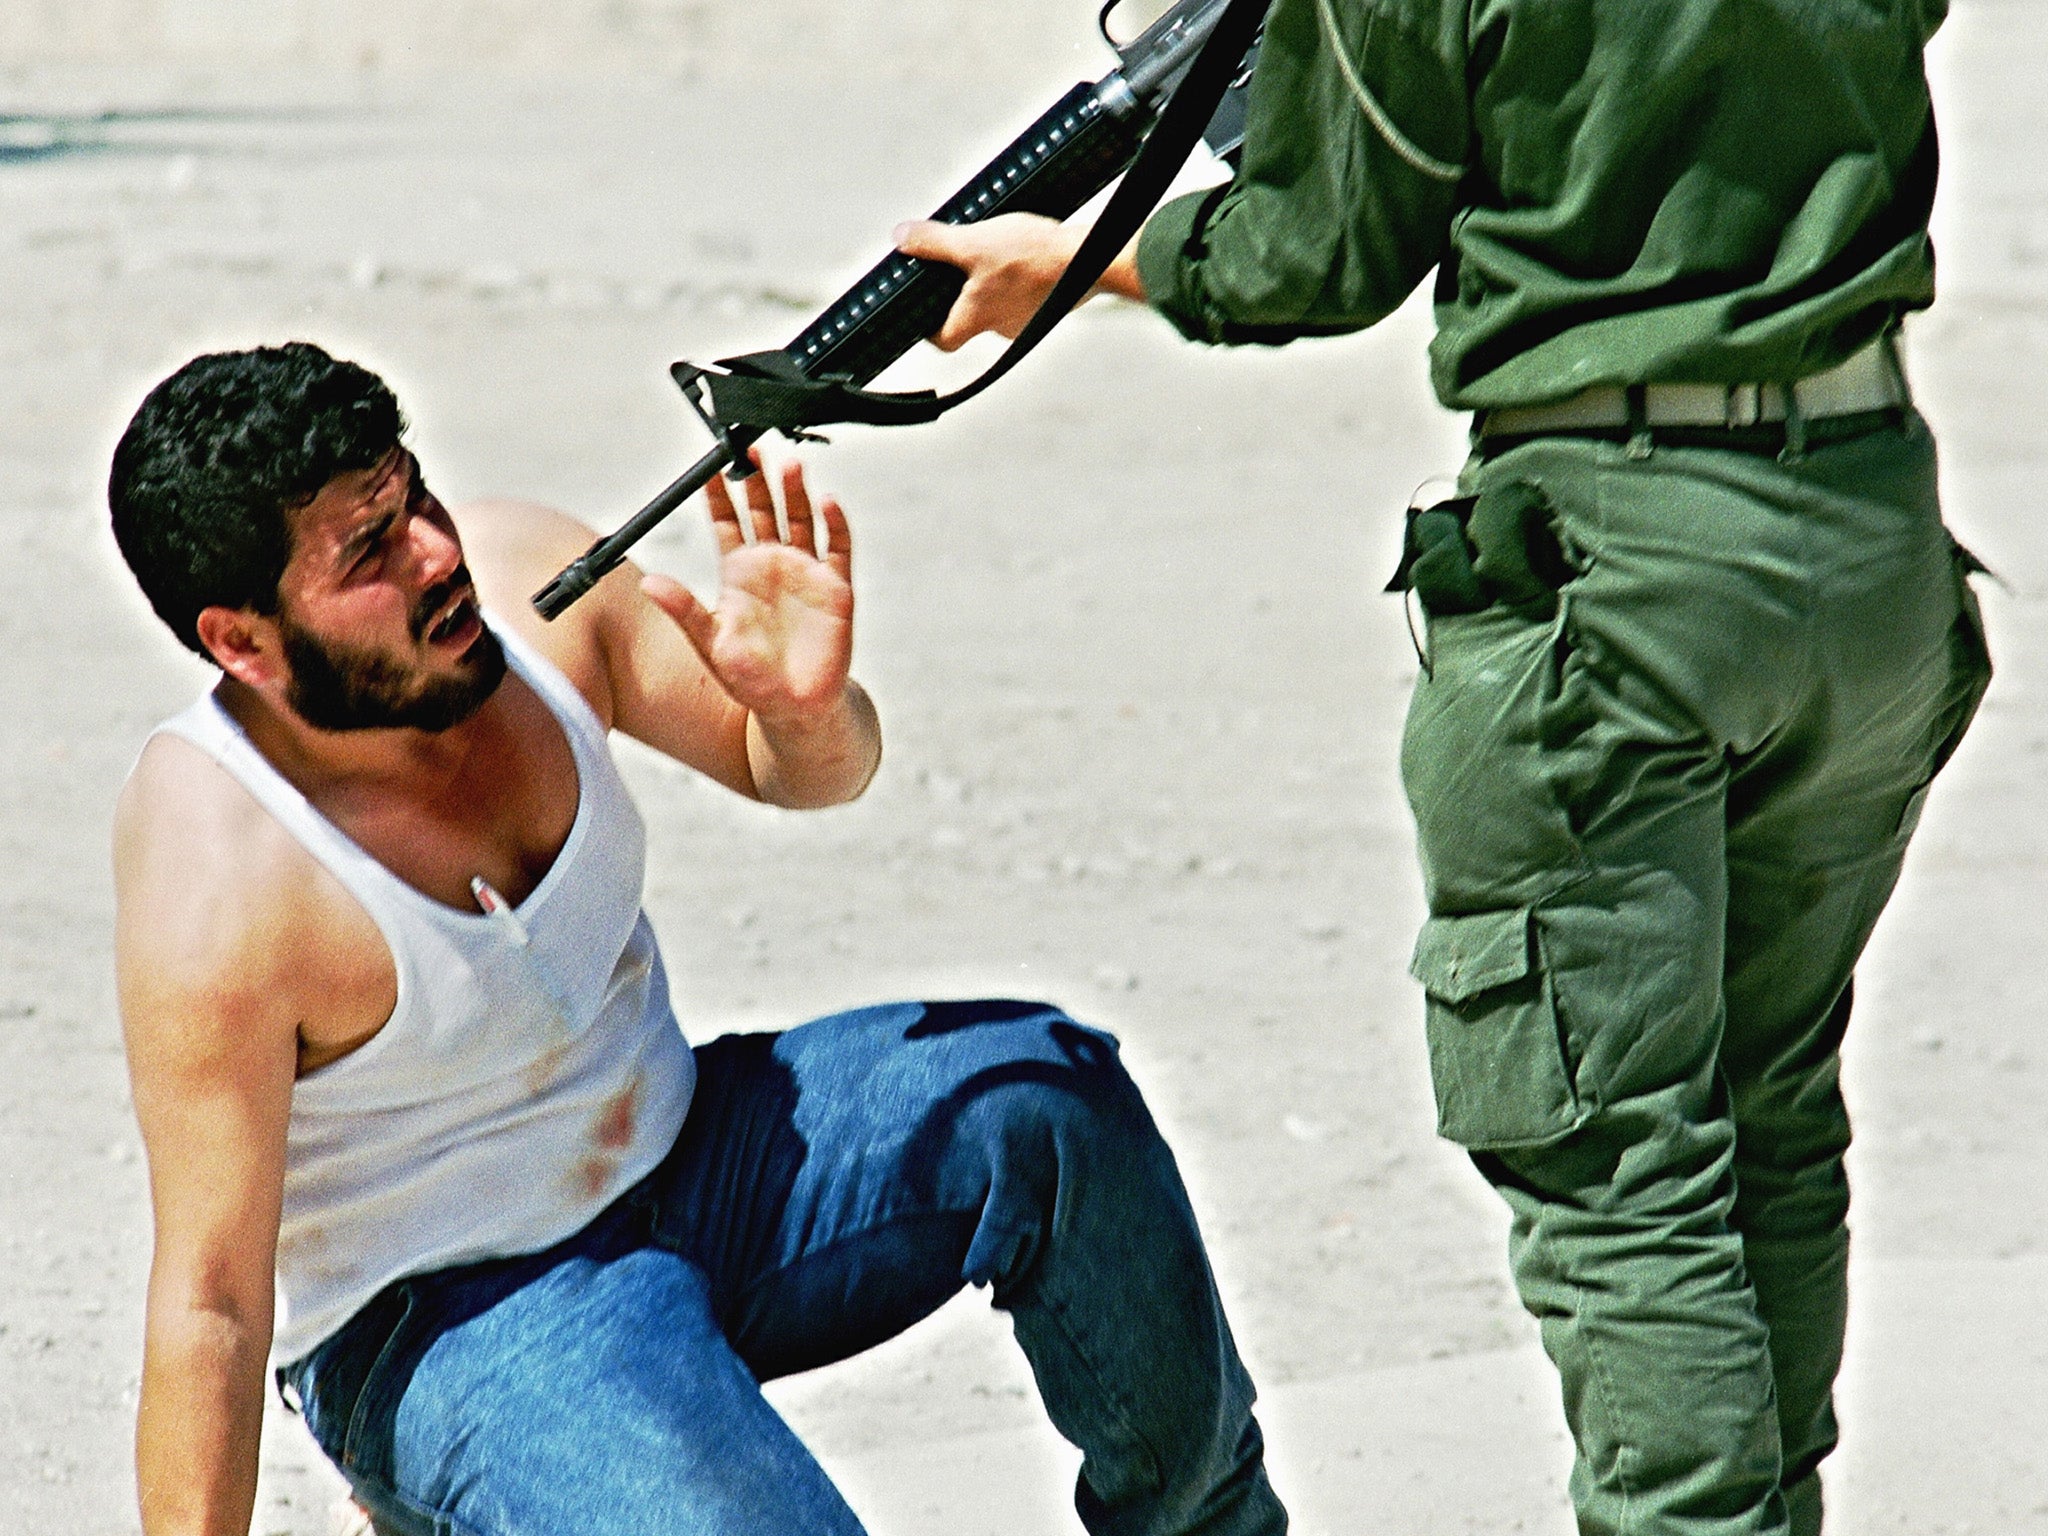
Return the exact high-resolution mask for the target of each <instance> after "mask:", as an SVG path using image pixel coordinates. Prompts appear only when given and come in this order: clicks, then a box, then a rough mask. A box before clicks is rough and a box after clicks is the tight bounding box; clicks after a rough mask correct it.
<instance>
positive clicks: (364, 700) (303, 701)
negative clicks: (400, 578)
mask: <svg viewBox="0 0 2048 1536" xmlns="http://www.w3.org/2000/svg"><path fill="white" fill-rule="evenodd" d="M452 592H453V584H452V583H451V584H444V585H442V586H440V587H437V588H436V589H435V590H434V591H433V592H429V593H427V594H426V596H425V597H423V598H422V599H421V601H420V604H419V606H418V608H417V609H416V610H415V613H414V616H413V621H412V629H413V638H414V639H415V640H418V639H420V638H421V637H423V636H424V635H425V633H426V625H427V621H428V620H430V619H431V618H432V617H433V616H434V615H435V614H436V613H438V612H439V611H440V610H441V608H442V607H443V606H444V605H445V604H446V602H447V600H448V598H449V596H451V595H452ZM277 622H278V630H279V633H280V635H281V636H282V638H283V641H284V654H285V660H286V661H287V662H288V663H290V665H291V680H290V681H289V682H288V683H287V684H286V686H285V701H286V702H287V703H288V704H290V705H291V707H292V709H293V711H294V712H296V713H297V715H298V716H299V718H300V719H302V720H304V721H305V722H306V723H307V724H308V725H311V726H314V727H316V728H318V729H320V730H323V731H371V730H388V729H393V728H408V729H411V730H416V731H445V730H447V729H448V728H449V727H451V726H456V725H460V724H461V723H462V722H463V721H465V720H467V719H468V718H469V717H470V716H471V715H473V714H475V713H476V712H477V711H478V710H479V709H481V708H483V706H484V701H485V700H486V699H488V698H490V696H491V695H492V694H493V693H495V692H496V691H497V688H498V684H499V683H501V682H503V681H504V678H505V648H504V646H503V645H501V644H500V643H499V641H498V637H497V636H496V635H495V634H493V633H492V632H491V630H490V627H489V626H488V625H486V626H485V627H484V630H483V632H482V633H481V634H480V635H479V636H478V637H477V639H476V643H475V644H473V645H471V646H470V648H469V649H468V651H466V652H465V653H464V654H463V657H462V662H461V671H459V672H457V673H455V674H453V675H451V676H439V675H434V674H423V673H422V672H420V671H418V670H416V669H414V668H411V667H407V666H405V665H403V664H402V663H400V662H396V661H393V660H392V659H391V658H389V657H387V656H382V655H379V654H377V653H376V652H374V651H365V650H358V649H356V648H355V647H353V646H348V645H344V644H341V643H339V642H336V641H332V640H324V639H322V638H321V637H320V636H318V635H316V634H314V633H313V632H312V631H311V630H309V629H304V628H301V627H300V626H299V625H298V624H297V623H295V622H294V621H293V620H292V618H291V616H290V615H289V614H286V613H283V612H280V613H279V614H278V620H277Z"/></svg>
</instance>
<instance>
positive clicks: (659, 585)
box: [640, 501, 730, 667]
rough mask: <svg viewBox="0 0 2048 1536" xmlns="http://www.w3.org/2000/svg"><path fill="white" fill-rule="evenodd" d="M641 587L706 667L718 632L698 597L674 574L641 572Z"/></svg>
mask: <svg viewBox="0 0 2048 1536" xmlns="http://www.w3.org/2000/svg"><path fill="white" fill-rule="evenodd" d="M728 505H730V501H728ZM640 590H641V591H642V592H645V593H646V594H647V598H648V601H649V602H651V603H653V604H654V606H655V607H657V608H659V609H660V610H661V611H662V612H663V613H665V614H667V615H668V616H669V617H670V618H672V619H674V620H675V621H676V628H678V629H680V630H681V631H682V632H683V637H684V638H685V639H687V640H688V641H689V642H690V646H691V648H692V649H693V650H695V651H696V653H697V654H698V656H699V657H701V658H702V659H703V662H704V665H705V666H707V667H709V666H710V665H711V642H712V641H713V640H714V639H715V638H716V637H717V635H718V620H717V619H716V618H715V617H714V616H713V615H712V614H711V612H710V610H709V609H707V608H706V607H705V606H704V605H703V604H702V603H700V602H698V601H697V594H696V593H694V592H692V591H691V590H690V589H689V588H688V587H686V586H684V585H683V584H682V583H681V582H680V581H677V580H676V579H675V578H674V577H673V576H656V575H648V576H642V577H641V578H640Z"/></svg>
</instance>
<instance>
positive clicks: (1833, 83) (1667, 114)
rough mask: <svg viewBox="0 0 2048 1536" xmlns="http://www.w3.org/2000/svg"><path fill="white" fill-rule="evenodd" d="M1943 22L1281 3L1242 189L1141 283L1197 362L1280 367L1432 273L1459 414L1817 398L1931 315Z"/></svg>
mask: <svg viewBox="0 0 2048 1536" xmlns="http://www.w3.org/2000/svg"><path fill="white" fill-rule="evenodd" d="M1946 3H1947V0H1276V3H1275V4H1274V6H1273V10H1272V14H1271V16H1270V17H1269V19H1268V22H1267V28H1266V37H1265V44H1264V47H1263V50H1262V52H1261V55H1260V60H1259V67H1258V71H1257V73H1256V75H1255V76H1254V77H1253V81H1252V86H1251V99H1250V121H1249V131H1248V137H1247V140H1246V143H1245V153H1244V159H1243V164H1242V167H1241V169H1240V171H1239V173H1238V175H1237V176H1236V178H1235V179H1234V180H1232V181H1231V182H1230V183H1229V184H1228V185H1226V186H1223V187H1218V188H1214V189H1212V190H1210V191H1208V192H1204V193H1196V194H1193V195H1191V196H1188V197H1184V198H1180V199H1177V200H1176V201H1174V202H1171V203H1168V204H1167V205H1166V206H1164V207H1163V208H1161V209H1160V210H1159V211H1158V212H1157V213H1156V214H1154V215H1153V217H1152V219H1151V221H1150V223H1149V224H1148V225H1147V226H1146V229H1145V232H1144V235H1143V236H1142V238H1141V240H1140V243H1139V248H1138V264H1139V273H1140V276H1141V277H1142V279H1143V281H1144V284H1145V289H1146V292H1147V294H1148V296H1149V297H1150V299H1151V301H1152V303H1153V304H1154V305H1156V306H1157V307H1158V308H1159V309H1160V310H1161V311H1163V312H1164V313H1165V314H1166V315H1167V316H1168V317H1169V318H1170V319H1171V320H1172V321H1173V322H1174V324H1175V325H1177V326H1178V327H1179V328H1180V329H1181V330H1182V331H1183V332H1184V333H1185V334H1187V335H1189V336H1191V337H1195V338H1198V339H1201V340H1205V341H1212V342H1277V341H1285V340H1289V339H1291V338H1293V337H1297V336H1308V335H1321V334H1329V333H1332V332H1339V331H1351V330H1357V329H1359V328H1361V327H1363V326H1367V325H1371V324H1372V323H1373V322H1374V321H1376V320H1379V319H1380V318H1382V317H1383V316H1385V315H1386V314H1388V313H1389V312H1390V311H1392V310H1393V309H1394V308H1396V307H1397V306H1398V305H1399V304H1400V303H1401V301H1402V300H1403V299H1404V298H1405V297H1406V296H1407V295H1408V294H1409V293H1410V292H1411V291H1412V290H1413V289H1414V288H1415V286H1416V285H1417V284H1418V283H1419V282H1421V280H1422V279H1423V277H1424V276H1425V275H1426V274H1427V273H1428V272H1429V270H1430V269H1431V268H1432V267H1435V268H1437V270H1438V277H1437V284H1436V317H1437V337H1436V341H1435V343H1434V345H1433V347H1432V376H1433V379H1434V382H1435V385H1436V391H1437V394H1438V396H1439V398H1440V399H1442V401H1443V402H1444V403H1445V404H1446V405H1448V406H1451V407H1453V408H1455V409H1475V408H1481V407H1487V406H1502V405H1518V404H1530V403H1534V402H1538V401H1543V400H1552V399H1559V398H1562V397H1564V396H1567V395H1571V394H1573V393H1576V392H1577V391H1579V390H1581V389H1584V388H1586V387H1587V386H1589V385H1595V384H1640V383H1651V382H1658V381H1706V382H1716V383H1742V382H1749V381H1755V380H1774V379H1776V380H1782V379H1791V378H1799V377H1803V376H1804V375H1806V374H1810V373H1815V372H1818V371H1820V370H1821V369H1824V368H1828V367H1831V366H1832V365H1834V364H1835V363H1838V362H1840V361H1842V360H1843V359H1844V358H1846V357H1848V356H1849V355H1850V354H1851V353H1853V352H1855V351H1856V350H1857V349H1858V348H1859V347H1861V346H1863V345H1864V344H1865V343H1866V342H1868V341H1869V340H1870V339H1871V338H1872V337H1874V336H1876V335H1877V334H1879V333H1880V332H1882V331H1883V330H1885V329H1886V328H1887V327H1889V326H1891V325H1893V324H1895V323H1896V321H1897V318H1898V317H1899V316H1900V315H1901V314H1902V313H1904V312H1905V311H1908V310H1912V309H1918V308H1922V307H1924V306H1926V305H1927V304H1928V303H1929V302H1930V301H1931V300H1932V298H1933V291H1934V257H1933V250H1932V247H1931V245H1930V244H1929V241H1928V237H1927V217H1928V211H1929V208H1930V206H1931V204H1932V202H1933V197H1934V180H1935V160H1936V154H1935V137H1934V123H1933V117H1932V113H1931V110H1930V107H1929V103H1928V95H1927V83H1926V77H1925V72H1924V69H1923V66H1922V60H1921V51H1922V47H1923V45H1924V43H1925V42H1926V39H1927V37H1928V36H1929V35H1930V34H1931V33H1932V32H1933V30H1934V28H1935V27H1936V26H1937V25H1939V23H1940V20H1941V15H1942V12H1943V11H1944V10H1945V8H1946ZM1332 34H1334V35H1335V37H1336V38H1337V39H1338V40H1339V42H1340V44H1341V46H1340V47H1333V46H1331V39H1332ZM1375 119H1377V121H1375Z"/></svg>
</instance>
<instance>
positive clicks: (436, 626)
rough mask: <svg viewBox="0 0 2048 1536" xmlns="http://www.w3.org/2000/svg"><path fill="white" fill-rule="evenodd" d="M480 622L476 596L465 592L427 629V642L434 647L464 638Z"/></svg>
mask: <svg viewBox="0 0 2048 1536" xmlns="http://www.w3.org/2000/svg"><path fill="white" fill-rule="evenodd" d="M480 622H481V616H480V615H479V614H478V612H477V606H476V594H475V593H473V592H465V593H463V594H462V595H461V596H460V597H458V598H456V599H455V600H454V601H453V602H451V603H450V604H449V605H448V606H447V608H446V609H444V610H443V611H442V614H441V616H440V618H438V619H436V620H435V621H434V622H433V623H432V624H431V625H429V626H428V628H427V640H428V642H429V643H431V644H434V645H446V644H447V643H448V642H449V641H451V640H459V639H463V638H465V637H466V635H467V632H468V631H469V630H470V629H471V628H472V626H474V625H477V624H479V623H480Z"/></svg>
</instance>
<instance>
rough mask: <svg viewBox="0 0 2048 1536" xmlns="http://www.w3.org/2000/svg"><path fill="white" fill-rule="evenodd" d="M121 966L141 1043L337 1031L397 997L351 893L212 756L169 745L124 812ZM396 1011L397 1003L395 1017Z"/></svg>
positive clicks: (161, 744)
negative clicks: (208, 1034)
mask: <svg viewBox="0 0 2048 1536" xmlns="http://www.w3.org/2000/svg"><path fill="white" fill-rule="evenodd" d="M114 887H115V897H116V904H117V917H116V925H115V950H116V963H117V967H118V970H119V973H120V984H121V994H122V1011H123V1015H124V1017H125V1018H126V1019H127V1021H128V1023H129V1025H130V1027H131V1031H132V1030H134V1029H136V1028H140V1029H143V1030H144V1031H145V1032H149V1031H161V1030H163V1029H166V1028H171V1029H176V1030H179V1031H181V1032H182V1031H187V1030H196V1031H200V1032H204V1031H206V1030H207V1029H209V1028H222V1029H228V1030H232V1031H235V1032H237V1033H241V1032H246V1031H251V1030H254V1031H259V1032H262V1033H273V1032H283V1031H289V1032H291V1033H292V1034H293V1035H295V1036H296V1035H298V1034H299V1033H301V1031H302V1030H308V1029H310V1031H311V1032H312V1033H313V1034H315V1035H316V1036H317V1035H320V1034H324V1033H326V1032H327V1027H328V1026H327V1024H326V1020H327V1019H328V1018H329V1017H330V1016H331V1015H332V1014H333V1013H334V1012H336V1011H337V1010H338V1011H339V1012H341V1013H343V1014H346V1015H348V1016H350V1017H351V1018H352V1017H353V1016H354V1015H355V1014H356V1013H358V1012H359V1011H360V1008H361V1007H362V1006H365V1005H367V1006H369V1007H371V1008H372V1009H374V1007H375V1006H376V1000H377V999H379V998H381V997H384V996H386V995H387V994H389V993H391V992H392V990H393V989H394V988H395V975H394V974H392V972H391V961H390V957H389V952H388V950H387V949H386V948H385V947H384V945H383V942H382V938H381V935H379V933H378V931H377V929H376V926H375V923H374V922H373V921H372V920H371V918H370V917H369V915H368V913H366V912H364V911H363V909H362V908H361V906H360V905H359V904H357V903H356V902H355V900H354V899H353V898H352V897H350V896H349V895H348V893H347V892H346V890H344V889H343V887H342V886H341V884H340V882H339V881H337V880H336V879H335V878H334V876H333V875H331V874H330V873H328V871H327V870H326V869H325V868H324V867H323V866H322V865H321V864H320V862H319V861H318V860H317V859H315V858H314V857H313V856H312V855H311V854H310V853H308V852H307V850H306V849H305V848H304V847H303V846H302V845H301V844H300V843H299V842H298V841H297V839H295V838H294V837H293V836H292V835H291V833H289V832H288V831H286V830H285V828H284V827H283V826H282V825H281V824H280V823H279V822H278V821H277V820H276V818H275V817H273V816H272V815H271V814H270V813H269V812H268V811H267V810H265V809H264V808H263V806H262V805H260V804H259V803H258V802H257V801H256V799H255V797H254V796H252V795H251V794H250V793H249V791H248V790H247V789H245V788H244V787H243V786H242V785H241V784H240V783H238V782H237V781H236V780H235V778H234V777H233V776H232V775H231V774H229V773H228V772H227V771H226V770H225V769H224V768H222V767H221V766H220V765H219V764H218V763H217V762H215V761H214V760H213V759H212V758H211V757H210V756H208V755H207V754H206V753H205V752H203V751H201V750H200V749H199V748H198V747H196V746H194V745H192V744H191V743H190V742H188V741H185V740H183V739H181V738H179V737H176V736H171V735H158V736H156V737H154V738H152V739H151V740H150V742H149V743H148V745H147V746H145V747H144V748H143V751H142V755H141V757H140V758H139V759H138V761H137V762H136V765H135V769H134V771H133V772H132V773H131V774H130V775H129V777H128V782H127V784H126V785H125V786H124V787H123V788H122V791H121V796H120V799H119V801H118V802H117V804H116V808H115V814H114ZM388 1011H389V1005H388V1003H387V1004H386V1005H385V1012H387V1013H388Z"/></svg>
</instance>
